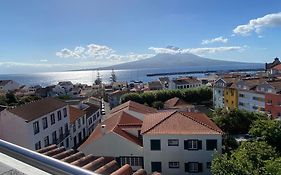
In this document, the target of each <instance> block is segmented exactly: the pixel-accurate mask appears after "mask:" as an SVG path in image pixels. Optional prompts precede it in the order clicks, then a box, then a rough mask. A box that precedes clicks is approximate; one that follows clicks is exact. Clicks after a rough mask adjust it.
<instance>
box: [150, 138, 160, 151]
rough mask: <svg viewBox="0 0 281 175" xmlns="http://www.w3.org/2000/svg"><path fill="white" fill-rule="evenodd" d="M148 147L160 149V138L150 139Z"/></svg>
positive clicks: (153, 149) (154, 149)
mask: <svg viewBox="0 0 281 175" xmlns="http://www.w3.org/2000/svg"><path fill="white" fill-rule="evenodd" d="M150 149H151V150H152V151H156V150H161V142H160V140H150Z"/></svg>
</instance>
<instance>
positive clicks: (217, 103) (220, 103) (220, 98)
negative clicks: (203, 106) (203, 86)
mask: <svg viewBox="0 0 281 175" xmlns="http://www.w3.org/2000/svg"><path fill="white" fill-rule="evenodd" d="M223 92H224V91H223V88H220V87H214V88H213V104H214V107H215V108H222V107H224V95H223Z"/></svg>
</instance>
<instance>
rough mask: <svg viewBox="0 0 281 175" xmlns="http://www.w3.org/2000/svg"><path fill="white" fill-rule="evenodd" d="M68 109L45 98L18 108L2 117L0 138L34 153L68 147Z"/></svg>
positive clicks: (58, 102) (0, 118)
mask: <svg viewBox="0 0 281 175" xmlns="http://www.w3.org/2000/svg"><path fill="white" fill-rule="evenodd" d="M69 136H70V132H69V108H68V106H67V104H65V103H64V102H61V101H59V100H56V99H53V98H46V99H42V100H39V101H36V102H31V103H29V104H25V105H22V106H20V107H15V108H7V109H5V110H4V111H2V112H1V116H0V138H1V139H3V140H6V141H9V142H11V143H14V144H17V145H20V146H23V147H26V148H28V149H31V150H37V149H41V148H43V147H46V146H49V145H50V144H56V145H61V146H62V145H65V146H66V147H69Z"/></svg>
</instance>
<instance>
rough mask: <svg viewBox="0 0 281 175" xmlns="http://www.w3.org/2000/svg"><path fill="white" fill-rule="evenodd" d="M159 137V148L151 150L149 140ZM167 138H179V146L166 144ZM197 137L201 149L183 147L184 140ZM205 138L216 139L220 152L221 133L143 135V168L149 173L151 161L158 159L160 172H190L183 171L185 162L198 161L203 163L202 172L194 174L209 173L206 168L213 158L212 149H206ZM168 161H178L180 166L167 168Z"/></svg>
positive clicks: (166, 174) (164, 174)
mask: <svg viewBox="0 0 281 175" xmlns="http://www.w3.org/2000/svg"><path fill="white" fill-rule="evenodd" d="M151 139H160V140H161V150H160V151H151V150H150V140H151ZM168 139H179V146H168ZM189 139H199V140H202V150H196V151H190V150H185V149H184V140H189ZM206 139H217V145H218V147H217V148H218V149H217V150H218V152H219V153H221V149H222V147H221V146H222V145H221V144H222V136H221V135H147V134H146V135H144V136H143V148H144V169H145V170H146V171H147V172H148V173H151V162H153V161H160V162H161V163H162V174H163V175H170V174H180V175H184V174H191V173H187V172H185V165H184V164H185V163H187V162H199V163H203V172H202V173H196V174H202V175H203V174H204V175H205V174H211V173H210V169H207V168H206V166H207V165H206V164H207V162H211V161H212V159H213V153H214V151H207V150H206ZM169 162H180V168H178V169H171V168H169Z"/></svg>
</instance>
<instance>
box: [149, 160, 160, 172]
mask: <svg viewBox="0 0 281 175" xmlns="http://www.w3.org/2000/svg"><path fill="white" fill-rule="evenodd" d="M151 172H159V173H161V172H162V164H161V162H151Z"/></svg>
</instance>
